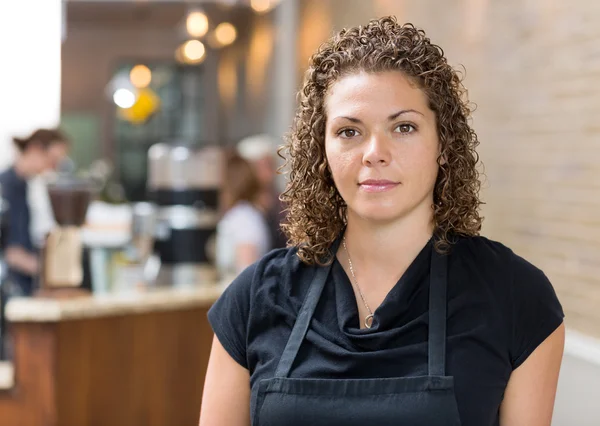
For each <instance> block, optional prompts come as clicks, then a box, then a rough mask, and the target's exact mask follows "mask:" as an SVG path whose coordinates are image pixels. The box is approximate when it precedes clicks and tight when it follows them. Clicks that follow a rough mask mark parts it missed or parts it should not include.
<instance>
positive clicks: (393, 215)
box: [352, 206, 404, 224]
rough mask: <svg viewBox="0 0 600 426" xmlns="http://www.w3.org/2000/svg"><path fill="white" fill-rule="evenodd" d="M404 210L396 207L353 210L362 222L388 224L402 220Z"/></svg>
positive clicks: (371, 207)
mask: <svg viewBox="0 0 600 426" xmlns="http://www.w3.org/2000/svg"><path fill="white" fill-rule="evenodd" d="M403 212H404V211H403V209H401V208H399V207H396V206H394V208H390V206H369V207H362V208H359V209H356V210H352V213H354V215H355V216H358V218H360V220H365V221H369V222H376V223H381V224H386V223H390V222H393V221H395V220H398V219H400V218H401V217H402V216H403Z"/></svg>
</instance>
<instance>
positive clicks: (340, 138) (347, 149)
mask: <svg viewBox="0 0 600 426" xmlns="http://www.w3.org/2000/svg"><path fill="white" fill-rule="evenodd" d="M325 111H326V114H327V122H326V128H325V150H326V155H327V161H328V163H329V167H330V169H331V173H332V175H333V179H334V181H335V185H336V187H337V189H338V191H339V193H340V195H341V196H342V198H343V199H344V200H345V202H346V204H347V205H348V219H349V220H351V218H352V217H353V216H358V217H360V218H362V219H366V220H369V221H376V222H390V221H394V220H398V219H402V218H404V217H406V216H408V215H414V214H423V215H427V217H430V216H431V215H432V214H433V213H432V209H431V205H432V204H433V190H434V186H435V182H436V178H437V173H438V167H439V166H438V164H437V158H438V155H439V153H440V151H439V149H440V148H439V145H440V144H439V139H438V135H437V127H436V117H435V114H434V112H433V111H431V109H429V106H428V101H427V98H426V96H425V94H424V93H423V92H422V91H421V90H420V89H419V88H417V87H416V86H415V85H414V84H413V83H411V82H409V80H408V79H407V78H406V77H405V76H404V75H403V74H402V73H401V72H399V71H388V72H382V73H376V74H374V73H364V72H361V73H356V74H351V75H348V76H345V77H342V78H341V79H340V80H338V81H336V82H335V83H334V84H333V85H332V87H331V88H330V90H329V91H328V93H327V96H326V98H325Z"/></svg>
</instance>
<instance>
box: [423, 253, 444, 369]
mask: <svg viewBox="0 0 600 426" xmlns="http://www.w3.org/2000/svg"><path fill="white" fill-rule="evenodd" d="M447 276H448V256H447V255H444V254H440V253H438V252H437V251H436V250H435V247H432V248H431V269H430V275H429V344H428V347H429V375H430V376H445V375H446V310H447V301H446V287H447Z"/></svg>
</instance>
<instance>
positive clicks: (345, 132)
mask: <svg viewBox="0 0 600 426" xmlns="http://www.w3.org/2000/svg"><path fill="white" fill-rule="evenodd" d="M356 135H358V132H357V131H356V130H354V129H342V130H340V131H339V132H338V136H342V137H344V138H353V137H355V136H356Z"/></svg>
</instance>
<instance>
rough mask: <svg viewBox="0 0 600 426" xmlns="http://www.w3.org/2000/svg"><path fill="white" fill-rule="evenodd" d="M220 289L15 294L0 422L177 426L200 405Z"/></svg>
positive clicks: (194, 416) (191, 420) (194, 417)
mask: <svg viewBox="0 0 600 426" xmlns="http://www.w3.org/2000/svg"><path fill="white" fill-rule="evenodd" d="M220 292H221V290H220V287H216V286H209V287H206V288H200V289H195V290H185V291H179V290H161V291H157V292H151V293H147V294H146V293H140V294H128V295H121V296H105V297H103V298H94V297H91V298H86V299H81V300H68V301H56V300H40V299H38V300H35V299H20V300H13V301H11V302H9V305H8V307H7V317H8V320H9V321H10V323H11V325H10V327H11V330H12V334H13V336H14V342H15V353H14V359H15V362H14V369H15V378H14V383H15V384H14V387H13V388H12V389H10V390H5V391H0V425H2V426H5V425H6V426H86V425H89V426H121V425H122V426H134V425H139V426H163V425H164V426H185V425H195V424H197V422H198V417H199V412H200V400H201V393H202V387H203V384H204V375H205V371H206V366H207V363H208V356H209V352H210V345H211V341H212V337H213V333H212V330H211V329H210V326H209V324H208V321H207V318H206V314H207V311H208V309H209V307H210V306H211V304H212V302H214V300H216V298H217V297H218V295H219V294H220Z"/></svg>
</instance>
